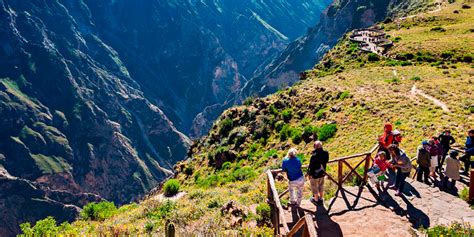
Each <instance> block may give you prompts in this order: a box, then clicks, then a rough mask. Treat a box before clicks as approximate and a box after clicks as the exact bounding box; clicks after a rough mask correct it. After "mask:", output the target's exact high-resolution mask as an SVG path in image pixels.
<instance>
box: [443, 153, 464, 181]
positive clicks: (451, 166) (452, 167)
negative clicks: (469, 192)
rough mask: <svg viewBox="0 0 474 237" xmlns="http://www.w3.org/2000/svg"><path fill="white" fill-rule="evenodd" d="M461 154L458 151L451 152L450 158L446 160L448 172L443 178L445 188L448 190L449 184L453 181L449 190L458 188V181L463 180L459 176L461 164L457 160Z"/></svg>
mask: <svg viewBox="0 0 474 237" xmlns="http://www.w3.org/2000/svg"><path fill="white" fill-rule="evenodd" d="M458 155H459V153H458V152H457V151H451V152H450V153H449V157H448V158H447V159H446V171H445V172H444V174H445V176H444V178H443V186H442V187H443V188H444V189H448V182H449V179H451V185H450V186H449V189H451V190H453V189H454V187H455V186H456V181H457V180H459V179H460V178H461V176H460V175H459V169H460V168H461V162H460V161H459V160H458V159H456V158H457V156H458Z"/></svg>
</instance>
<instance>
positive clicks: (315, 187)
mask: <svg viewBox="0 0 474 237" xmlns="http://www.w3.org/2000/svg"><path fill="white" fill-rule="evenodd" d="M328 161H329V153H328V152H327V151H325V150H323V143H322V142H321V141H316V142H314V151H313V154H312V155H311V160H310V161H309V166H308V176H309V182H310V184H311V191H312V192H313V197H311V199H310V201H311V202H312V203H313V204H315V205H321V204H322V203H323V198H324V176H326V165H327V163H328Z"/></svg>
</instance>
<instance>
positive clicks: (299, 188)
mask: <svg viewBox="0 0 474 237" xmlns="http://www.w3.org/2000/svg"><path fill="white" fill-rule="evenodd" d="M297 152H298V151H297V150H296V149H295V148H291V149H290V150H289V151H288V155H287V157H286V158H285V159H284V160H283V164H282V170H283V171H285V172H286V174H287V176H288V180H289V181H290V182H289V185H288V189H289V192H290V205H291V206H296V207H299V206H300V204H301V199H302V198H303V188H304V175H303V171H301V160H300V159H299V158H298V157H296V154H297Z"/></svg>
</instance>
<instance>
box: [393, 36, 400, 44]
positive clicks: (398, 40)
mask: <svg viewBox="0 0 474 237" xmlns="http://www.w3.org/2000/svg"><path fill="white" fill-rule="evenodd" d="M400 40H402V37H400V36H397V37H395V39H393V42H394V43H398V42H400Z"/></svg>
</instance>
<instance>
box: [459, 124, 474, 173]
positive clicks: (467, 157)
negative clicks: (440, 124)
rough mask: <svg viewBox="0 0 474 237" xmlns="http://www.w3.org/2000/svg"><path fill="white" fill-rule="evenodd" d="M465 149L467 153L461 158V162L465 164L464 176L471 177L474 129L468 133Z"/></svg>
mask: <svg viewBox="0 0 474 237" xmlns="http://www.w3.org/2000/svg"><path fill="white" fill-rule="evenodd" d="M464 148H465V152H466V153H465V154H464V155H463V156H462V157H461V158H460V160H462V161H463V162H464V172H463V174H465V175H467V176H469V172H470V169H471V156H474V129H471V130H469V131H468V132H467V138H466V145H465V147H464Z"/></svg>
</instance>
